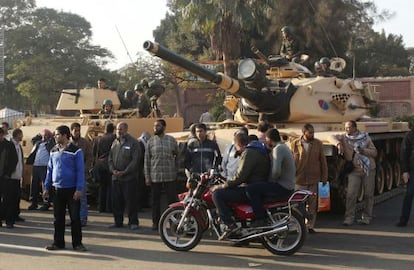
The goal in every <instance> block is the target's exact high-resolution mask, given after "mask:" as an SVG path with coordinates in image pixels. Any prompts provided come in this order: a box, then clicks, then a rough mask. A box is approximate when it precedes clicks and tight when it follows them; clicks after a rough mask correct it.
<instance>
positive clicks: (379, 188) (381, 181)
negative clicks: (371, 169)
mask: <svg viewBox="0 0 414 270" xmlns="http://www.w3.org/2000/svg"><path fill="white" fill-rule="evenodd" d="M384 185H385V172H384V168H383V167H382V166H381V165H379V166H377V173H376V175H375V192H376V193H377V194H382V193H383V192H384Z"/></svg>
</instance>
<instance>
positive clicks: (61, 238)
mask: <svg viewBox="0 0 414 270" xmlns="http://www.w3.org/2000/svg"><path fill="white" fill-rule="evenodd" d="M75 191H76V188H75V187H73V188H56V189H55V196H54V200H53V214H54V216H55V221H54V225H55V234H54V243H55V245H57V246H58V247H61V248H64V247H65V215H66V209H68V210H69V216H70V220H71V233H72V246H73V247H76V246H78V245H80V244H82V230H81V221H80V200H77V201H75V200H74V199H73V194H74V193H75Z"/></svg>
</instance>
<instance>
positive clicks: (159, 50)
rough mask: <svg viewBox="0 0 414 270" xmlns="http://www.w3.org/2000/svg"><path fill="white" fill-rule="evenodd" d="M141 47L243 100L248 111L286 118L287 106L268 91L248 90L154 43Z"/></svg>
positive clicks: (240, 82) (242, 85)
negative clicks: (248, 108) (277, 105)
mask: <svg viewBox="0 0 414 270" xmlns="http://www.w3.org/2000/svg"><path fill="white" fill-rule="evenodd" d="M143 47H144V49H145V50H146V51H148V52H150V53H152V54H153V55H155V56H158V57H160V58H161V59H163V60H165V61H168V62H170V63H173V64H175V65H177V66H179V67H181V68H183V69H185V70H188V71H190V72H192V73H194V74H196V75H198V76H200V77H201V78H203V79H205V80H207V81H209V82H212V83H214V84H216V85H217V86H218V87H220V88H221V89H223V90H225V91H226V92H228V93H229V94H232V95H235V96H237V97H241V98H244V99H245V100H246V102H248V104H249V107H250V109H253V110H254V111H256V112H266V113H276V112H280V110H283V111H285V113H282V114H279V117H281V118H283V119H286V118H287V116H288V113H286V112H288V110H286V106H288V105H286V102H285V100H283V102H281V101H280V100H279V98H276V97H275V95H274V94H272V93H271V92H270V91H267V92H262V91H260V89H259V90H258V89H252V88H248V87H246V86H245V84H244V82H243V81H239V80H237V79H233V78H231V77H229V76H227V75H225V74H223V73H220V72H219V73H215V72H213V71H211V70H209V69H207V68H204V67H203V66H201V65H199V64H197V63H195V62H192V61H191V60H188V59H186V58H184V57H183V56H181V55H178V54H176V53H174V52H172V51H170V50H169V49H167V48H165V47H163V46H162V45H160V44H158V43H156V42H151V41H146V42H144V45H143ZM290 96H291V94H290ZM275 104H280V105H279V106H280V107H278V108H275ZM287 104H288V103H287Z"/></svg>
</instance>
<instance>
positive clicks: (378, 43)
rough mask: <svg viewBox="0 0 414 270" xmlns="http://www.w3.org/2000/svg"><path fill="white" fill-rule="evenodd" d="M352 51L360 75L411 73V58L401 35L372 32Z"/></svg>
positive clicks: (404, 74) (405, 74)
mask: <svg viewBox="0 0 414 270" xmlns="http://www.w3.org/2000/svg"><path fill="white" fill-rule="evenodd" d="M351 53H352V54H353V55H354V56H355V58H356V75H357V76H358V77H369V76H401V75H403V76H407V75H409V71H408V69H409V65H410V60H409V57H408V52H407V50H406V49H405V48H404V44H403V39H402V37H401V36H397V35H393V34H389V35H388V36H387V35H386V34H385V32H384V31H382V33H380V34H379V33H376V32H372V33H371V35H370V36H369V38H367V39H365V40H362V41H360V44H359V45H357V46H355V48H354V50H353V51H351Z"/></svg>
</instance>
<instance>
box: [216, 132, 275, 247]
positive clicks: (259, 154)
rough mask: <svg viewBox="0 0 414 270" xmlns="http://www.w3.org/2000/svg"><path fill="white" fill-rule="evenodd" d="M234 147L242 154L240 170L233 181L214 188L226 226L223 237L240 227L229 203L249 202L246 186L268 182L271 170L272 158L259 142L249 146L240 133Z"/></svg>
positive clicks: (221, 216) (220, 214)
mask: <svg viewBox="0 0 414 270" xmlns="http://www.w3.org/2000/svg"><path fill="white" fill-rule="evenodd" d="M234 145H235V147H236V149H237V151H238V153H240V155H241V157H240V163H239V167H238V170H237V172H236V174H235V175H234V177H233V178H232V179H229V180H228V181H227V182H226V183H224V184H222V185H215V186H213V187H212V189H211V191H212V192H213V202H214V204H215V205H216V207H217V211H218V214H219V216H220V219H221V221H222V222H223V223H224V224H225V225H226V229H225V231H224V233H223V235H222V236H221V237H220V240H221V239H224V238H225V237H227V236H228V235H230V234H232V233H234V232H236V231H237V230H238V229H239V227H238V226H237V224H236V223H235V221H234V219H233V218H232V216H231V211H230V208H229V207H228V206H227V203H229V202H247V201H248V198H247V195H246V190H245V186H246V185H248V184H251V183H256V182H261V181H267V178H268V175H269V170H270V158H269V155H268V152H267V149H266V148H265V147H264V145H263V144H262V143H261V142H259V141H252V142H250V143H249V144H248V135H247V134H245V133H238V134H236V135H235V137H234Z"/></svg>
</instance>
